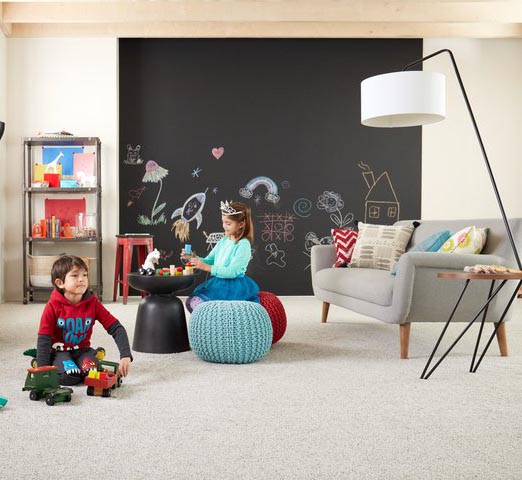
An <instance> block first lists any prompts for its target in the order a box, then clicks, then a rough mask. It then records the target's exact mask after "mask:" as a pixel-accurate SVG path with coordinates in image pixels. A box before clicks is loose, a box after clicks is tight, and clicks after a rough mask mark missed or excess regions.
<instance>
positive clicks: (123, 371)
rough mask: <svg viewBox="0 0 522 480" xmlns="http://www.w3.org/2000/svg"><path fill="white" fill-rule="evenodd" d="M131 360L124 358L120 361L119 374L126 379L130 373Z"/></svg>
mask: <svg viewBox="0 0 522 480" xmlns="http://www.w3.org/2000/svg"><path fill="white" fill-rule="evenodd" d="M130 363H131V359H130V358H129V357H123V358H122V359H121V360H120V368H119V369H118V372H119V373H120V375H121V376H122V377H126V376H127V374H128V373H129V368H130Z"/></svg>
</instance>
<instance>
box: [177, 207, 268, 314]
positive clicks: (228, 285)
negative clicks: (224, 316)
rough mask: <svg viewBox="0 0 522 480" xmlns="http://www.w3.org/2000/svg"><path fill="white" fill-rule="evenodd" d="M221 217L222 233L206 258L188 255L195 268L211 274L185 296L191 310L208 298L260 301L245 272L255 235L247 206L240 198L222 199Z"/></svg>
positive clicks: (254, 284)
mask: <svg viewBox="0 0 522 480" xmlns="http://www.w3.org/2000/svg"><path fill="white" fill-rule="evenodd" d="M221 221H222V222H223V230H224V231H225V232H224V233H225V236H224V237H223V238H222V239H221V240H220V241H219V242H218V243H217V244H216V246H215V247H214V248H213V249H212V251H211V252H210V254H209V255H208V256H206V257H205V258H198V257H196V256H195V255H194V254H191V255H187V254H186V253H185V249H183V250H181V257H182V258H183V259H190V263H192V264H193V265H194V267H195V268H197V269H199V270H203V271H204V272H210V274H211V278H210V280H207V281H206V282H204V283H202V284H201V285H198V286H197V287H196V288H195V289H194V292H193V294H192V295H191V296H190V297H189V298H187V302H186V305H187V308H188V310H189V312H192V310H194V308H195V307H196V306H197V305H199V304H200V303H201V302H206V301H208V300H247V301H250V302H257V303H259V297H258V295H257V294H258V293H259V287H258V286H257V284H256V282H254V280H252V279H251V278H250V277H247V276H246V275H245V272H246V269H247V266H248V263H249V262H250V258H251V250H250V246H251V243H252V241H253V239H254V227H253V225H252V218H251V215H250V208H248V207H247V206H246V205H244V204H242V203H239V202H231V203H228V201H227V202H225V203H223V202H221Z"/></svg>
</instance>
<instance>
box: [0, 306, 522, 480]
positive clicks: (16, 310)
mask: <svg viewBox="0 0 522 480" xmlns="http://www.w3.org/2000/svg"><path fill="white" fill-rule="evenodd" d="M281 300H282V302H283V304H284V307H285V309H286V312H287V316H288V328H287V331H286V334H285V337H284V338H283V339H282V340H281V341H280V342H279V343H277V344H275V345H274V346H273V347H272V349H271V350H270V352H269V353H268V355H267V356H266V357H265V358H263V359H262V360H261V361H259V362H257V363H253V364H247V365H221V364H213V363H208V362H204V361H202V360H200V359H199V358H198V357H196V355H194V353H193V352H184V353H180V354H171V355H158V354H144V353H135V357H134V362H133V364H132V366H131V373H130V376H129V377H127V378H126V379H125V381H124V384H123V386H122V388H120V389H119V390H116V391H115V392H114V396H113V397H112V398H101V397H88V396H87V395H86V393H85V387H74V395H73V398H72V402H71V403H69V404H58V405H56V406H54V407H48V406H46V405H45V403H44V402H43V401H40V402H32V401H30V400H29V395H28V393H27V392H22V391H21V389H22V386H23V383H24V379H25V369H26V368H27V367H28V366H29V358H28V357H24V356H22V352H23V350H25V349H26V348H29V347H32V346H34V345H35V342H36V331H37V327H38V322H39V318H40V314H41V311H42V308H43V305H41V304H37V305H27V306H24V305H21V304H20V305H18V304H3V305H0V396H5V397H7V398H8V399H9V403H8V404H7V406H6V407H5V408H4V409H3V410H0V434H1V437H0V438H1V443H2V447H1V448H0V465H1V466H2V474H1V475H2V477H3V478H9V479H22V478H24V479H27V478H31V479H44V478H45V479H49V478H51V479H54V478H66V477H67V478H107V479H112V478H118V479H119V478H122V479H142V478H149V479H209V480H210V479H212V480H218V479H267V480H268V479H314V480H318V479H325V480H326V479H328V480H331V479H394V480H395V479H412V480H413V479H415V480H419V479H430V480H431V479H493V478H495V479H520V478H521V473H520V472H521V471H522V456H521V455H520V445H521V441H522V414H521V411H522V322H521V318H520V317H521V313H522V308H521V307H522V305H521V304H520V300H518V301H517V302H516V306H515V316H514V319H513V320H512V321H511V322H509V324H508V325H507V334H508V344H509V348H510V356H509V357H507V358H502V357H500V356H499V355H498V348H497V345H496V342H495V344H493V345H492V348H491V349H490V352H489V354H488V356H487V357H486V358H485V359H484V362H483V363H482V365H481V366H480V368H479V370H478V372H477V373H476V374H470V373H468V370H469V363H470V354H471V352H472V351H473V346H474V338H475V332H476V330H472V331H471V332H470V333H471V335H469V334H468V335H467V336H466V337H464V339H463V341H462V342H461V343H460V344H459V345H458V346H457V347H456V349H455V351H454V352H453V353H452V354H451V355H450V356H449V357H448V358H447V360H446V361H445V362H444V363H442V365H441V366H440V367H439V369H438V370H437V371H436V372H435V373H434V374H433V376H432V377H431V378H430V379H429V380H427V381H424V380H420V379H419V376H420V373H421V371H422V368H423V366H424V363H425V361H426V359H427V357H428V355H429V353H430V351H431V348H432V347H433V345H434V343H435V340H436V338H437V336H438V334H439V332H440V330H441V328H442V325H439V324H428V325H419V324H414V325H413V326H412V329H411V341H410V360H406V361H405V360H402V361H401V360H399V328H398V327H397V326H390V325H385V324H383V323H381V322H378V321H375V320H371V319H368V318H365V317H361V316H358V315H355V314H353V313H351V312H349V311H347V310H344V309H341V308H337V307H331V308H330V314H329V322H328V323H327V324H321V323H320V315H321V303H320V302H318V301H317V300H315V299H314V298H311V297H283V298H282V299H281ZM138 303H139V299H137V298H133V299H129V303H128V304H127V305H122V304H121V303H119V304H112V303H107V304H106V306H107V307H108V308H109V310H110V311H111V312H112V313H113V314H114V315H116V316H117V317H118V318H119V319H120V320H121V322H122V323H123V324H124V325H125V327H126V328H127V330H128V332H129V336H130V337H131V339H132V335H133V328H134V319H135V315H136V311H137V306H138ZM448 308H449V306H448ZM461 328H462V327H461V326H459V325H457V326H456V327H451V328H450V329H449V334H450V336H455V335H456V333H457V332H459V331H460V329H461ZM488 331H489V328H488ZM92 340H93V346H94V347H96V346H104V347H105V348H106V350H107V359H109V360H111V359H117V350H116V347H115V345H114V342H113V340H112V338H111V337H110V336H108V335H107V334H106V333H105V331H104V330H103V328H102V327H101V326H100V325H96V329H95V332H94V335H93V338H92Z"/></svg>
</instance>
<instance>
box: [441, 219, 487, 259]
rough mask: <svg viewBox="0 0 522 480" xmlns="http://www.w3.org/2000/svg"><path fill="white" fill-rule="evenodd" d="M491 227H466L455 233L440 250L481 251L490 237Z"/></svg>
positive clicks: (445, 251) (453, 251)
mask: <svg viewBox="0 0 522 480" xmlns="http://www.w3.org/2000/svg"><path fill="white" fill-rule="evenodd" d="M488 230H489V228H478V227H475V226H471V227H466V228H463V229H462V230H459V231H458V232H457V233H454V234H453V235H452V236H451V237H450V238H448V240H446V242H444V245H442V247H440V249H439V252H444V253H480V252H482V249H483V248H484V245H485V244H486V240H487V239H488Z"/></svg>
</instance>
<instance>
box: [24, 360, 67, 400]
mask: <svg viewBox="0 0 522 480" xmlns="http://www.w3.org/2000/svg"><path fill="white" fill-rule="evenodd" d="M22 391H29V392H30V393H29V398H30V399H31V400H35V401H36V400H40V398H44V397H45V403H46V404H47V405H49V406H50V407H52V406H53V405H54V404H55V403H57V402H70V401H71V395H72V394H73V390H72V388H68V387H60V383H59V381H58V371H57V368H56V367H54V366H50V365H49V366H45V367H37V368H28V369H27V377H26V379H25V385H24V387H23V388H22Z"/></svg>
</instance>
